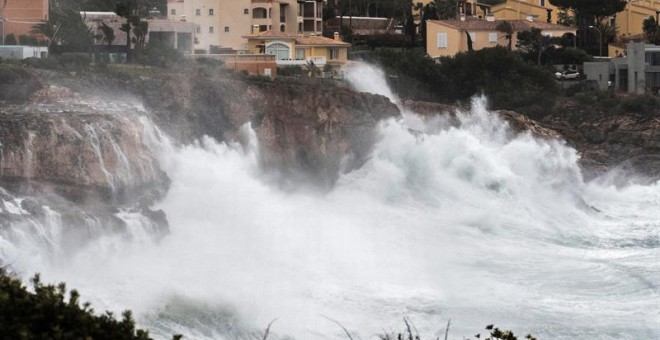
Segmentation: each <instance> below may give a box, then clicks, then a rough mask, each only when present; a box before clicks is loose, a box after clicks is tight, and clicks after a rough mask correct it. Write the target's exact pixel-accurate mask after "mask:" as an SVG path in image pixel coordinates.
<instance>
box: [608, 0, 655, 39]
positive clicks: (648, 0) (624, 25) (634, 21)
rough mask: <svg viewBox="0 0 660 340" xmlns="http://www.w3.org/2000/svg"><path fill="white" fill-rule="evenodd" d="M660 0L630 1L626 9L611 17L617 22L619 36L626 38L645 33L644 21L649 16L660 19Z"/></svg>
mask: <svg viewBox="0 0 660 340" xmlns="http://www.w3.org/2000/svg"><path fill="white" fill-rule="evenodd" d="M658 12H660V1H657V0H635V1H628V5H627V6H626V9H624V10H623V11H622V12H619V13H617V14H616V15H615V16H613V17H612V18H610V20H612V22H614V23H615V24H616V28H617V37H619V38H625V37H630V36H635V35H637V34H642V33H644V30H643V28H642V27H643V23H644V20H645V19H647V18H648V17H654V18H656V20H657V19H658Z"/></svg>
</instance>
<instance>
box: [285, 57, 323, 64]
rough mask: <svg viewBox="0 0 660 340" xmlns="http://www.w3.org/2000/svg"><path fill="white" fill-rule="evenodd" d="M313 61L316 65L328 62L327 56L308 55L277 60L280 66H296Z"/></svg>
mask: <svg viewBox="0 0 660 340" xmlns="http://www.w3.org/2000/svg"><path fill="white" fill-rule="evenodd" d="M309 62H313V63H314V65H316V66H324V65H325V64H326V63H327V60H326V58H325V57H307V58H305V59H280V60H277V65H280V66H294V65H307V64H308V63H309Z"/></svg>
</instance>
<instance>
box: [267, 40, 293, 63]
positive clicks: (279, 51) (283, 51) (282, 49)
mask: <svg viewBox="0 0 660 340" xmlns="http://www.w3.org/2000/svg"><path fill="white" fill-rule="evenodd" d="M266 54H270V55H274V56H275V59H277V60H282V59H289V58H290V56H289V47H288V46H286V45H284V44H280V43H274V44H271V45H270V46H268V47H266Z"/></svg>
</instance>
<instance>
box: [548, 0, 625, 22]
mask: <svg viewBox="0 0 660 340" xmlns="http://www.w3.org/2000/svg"><path fill="white" fill-rule="evenodd" d="M550 3H551V4H552V5H555V6H557V7H559V8H560V9H562V10H567V9H570V10H573V12H574V13H575V15H576V17H577V18H581V19H592V20H593V19H595V21H599V22H600V21H603V19H605V18H606V17H609V16H612V15H614V14H616V13H618V12H621V11H623V10H624V9H625V8H626V4H627V3H628V1H627V0H550ZM578 23H579V20H578ZM588 24H593V21H591V22H588Z"/></svg>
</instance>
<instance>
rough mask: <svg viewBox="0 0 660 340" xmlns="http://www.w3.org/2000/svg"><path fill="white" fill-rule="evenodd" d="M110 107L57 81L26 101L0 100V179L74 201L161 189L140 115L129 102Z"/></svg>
mask: <svg viewBox="0 0 660 340" xmlns="http://www.w3.org/2000/svg"><path fill="white" fill-rule="evenodd" d="M114 109H115V110H116V112H107V110H106V107H104V106H103V104H102V103H99V105H97V106H95V105H94V103H89V102H86V101H85V99H84V98H78V97H75V96H74V94H73V93H72V92H71V91H69V90H68V89H65V88H59V87H48V88H46V89H43V90H40V91H38V92H37V93H35V95H34V98H33V101H32V102H31V103H30V104H29V105H27V106H5V107H3V108H2V109H0V144H1V146H0V182H2V185H3V186H4V187H7V188H11V189H13V190H14V191H17V192H25V193H29V192H40V193H45V194H56V195H59V196H63V197H66V198H67V199H70V200H73V201H76V202H83V201H85V200H101V201H108V202H113V203H121V202H123V201H126V200H127V199H128V197H129V196H130V195H132V194H135V193H136V191H140V190H143V189H145V188H161V189H162V188H163V186H164V185H165V184H166V183H167V179H166V176H165V175H164V173H163V172H162V171H161V170H160V169H159V167H158V164H157V162H156V161H155V159H154V156H153V155H152V153H151V152H150V150H148V147H147V145H146V144H145V138H144V136H143V129H144V126H143V123H142V122H141V121H140V119H139V117H138V115H133V114H131V112H130V110H131V109H132V110H135V109H134V108H131V107H130V106H126V107H122V108H117V107H114ZM104 111H106V112H104ZM149 190H151V189H149Z"/></svg>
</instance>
